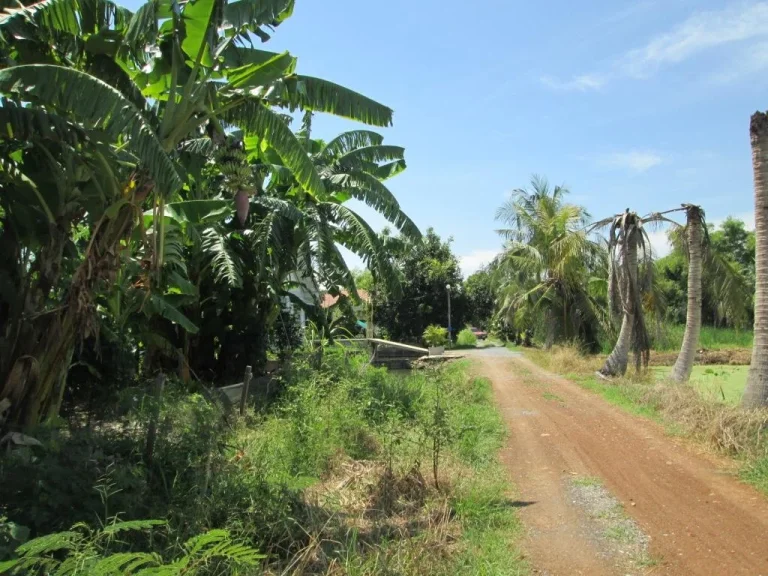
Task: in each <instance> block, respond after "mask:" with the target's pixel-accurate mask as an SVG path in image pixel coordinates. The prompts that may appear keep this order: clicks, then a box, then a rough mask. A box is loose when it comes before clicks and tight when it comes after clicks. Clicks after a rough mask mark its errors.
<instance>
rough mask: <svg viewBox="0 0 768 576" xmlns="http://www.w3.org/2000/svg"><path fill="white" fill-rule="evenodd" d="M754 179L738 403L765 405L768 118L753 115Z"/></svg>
mask: <svg viewBox="0 0 768 576" xmlns="http://www.w3.org/2000/svg"><path fill="white" fill-rule="evenodd" d="M749 133H750V140H751V143H752V171H753V173H754V180H755V276H756V281H755V285H756V291H755V340H754V344H753V345H752V363H751V365H750V367H749V373H748V375H747V388H746V390H745V391H744V397H743V399H742V404H743V405H744V406H745V407H748V408H754V407H758V406H766V405H768V115H766V114H764V113H762V112H756V113H755V114H753V115H752V119H751V122H750V126H749Z"/></svg>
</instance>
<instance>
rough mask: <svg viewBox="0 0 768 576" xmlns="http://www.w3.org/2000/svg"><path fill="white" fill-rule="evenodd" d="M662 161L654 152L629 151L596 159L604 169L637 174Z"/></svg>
mask: <svg viewBox="0 0 768 576" xmlns="http://www.w3.org/2000/svg"><path fill="white" fill-rule="evenodd" d="M663 161H664V159H663V158H662V157H661V156H659V155H658V154H657V153H656V152H651V151H647V150H646V151H643V150H631V151H629V152H614V153H612V154H604V155H602V156H599V157H598V159H597V163H598V165H600V166H602V167H604V168H612V169H619V170H629V171H631V172H635V173H636V174H639V173H641V172H645V171H647V170H650V169H651V168H653V167H654V166H658V165H659V164H661V163H662V162H663Z"/></svg>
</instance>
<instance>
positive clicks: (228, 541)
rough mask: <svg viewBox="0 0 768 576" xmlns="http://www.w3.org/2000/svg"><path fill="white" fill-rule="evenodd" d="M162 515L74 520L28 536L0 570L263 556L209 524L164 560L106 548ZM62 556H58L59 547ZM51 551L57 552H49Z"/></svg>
mask: <svg viewBox="0 0 768 576" xmlns="http://www.w3.org/2000/svg"><path fill="white" fill-rule="evenodd" d="M165 524H166V523H165V522H164V521H162V520H131V521H127V522H117V523H114V524H111V525H110V526H107V527H106V528H104V529H102V530H100V531H93V532H91V531H90V530H89V529H88V527H87V526H83V525H79V526H77V527H75V528H79V531H76V529H75V528H73V529H72V530H70V531H67V532H57V533H55V534H48V535H47V536H41V537H40V538H35V539H34V540H30V541H29V542H27V543H26V544H23V545H22V546H19V547H18V548H17V549H16V554H17V555H18V558H15V559H13V560H8V561H6V562H1V563H0V573H2V574H28V573H44V574H48V575H50V576H72V575H74V574H89V575H91V576H123V575H127V576H181V575H182V574H184V575H185V576H194V575H196V574H199V573H201V572H203V571H206V572H207V567H209V566H210V565H211V564H212V563H215V565H216V566H217V568H219V569H220V570H221V572H222V573H231V572H233V571H234V570H235V569H237V568H241V567H242V568H244V567H255V566H258V564H259V562H260V561H261V560H263V559H264V558H266V556H265V555H263V554H260V553H259V552H258V551H257V550H256V549H254V548H252V547H250V546H247V545H246V544H243V543H241V542H237V541H235V540H233V539H232V537H231V535H230V533H229V532H227V531H226V530H211V531H209V532H206V533H204V534H200V535H198V536H194V537H192V538H190V539H189V540H188V541H187V542H186V543H185V544H184V550H183V554H182V555H181V556H180V557H178V558H175V559H173V560H171V561H170V562H169V563H165V562H164V561H163V559H162V558H161V557H160V556H159V555H158V554H155V553H150V552H117V553H114V554H110V553H108V551H107V549H106V545H107V543H109V542H110V541H111V540H112V536H113V535H114V534H115V533H117V532H125V531H142V530H149V529H152V528H155V527H157V526H164V525H165ZM62 551H66V556H65V557H64V558H63V559H61V560H59V558H60V557H61V552H62ZM54 552H56V553H57V554H55V555H54V554H53V553H54Z"/></svg>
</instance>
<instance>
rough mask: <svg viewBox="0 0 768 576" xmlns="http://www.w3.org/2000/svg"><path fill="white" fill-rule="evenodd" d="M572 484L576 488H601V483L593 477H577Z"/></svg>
mask: <svg viewBox="0 0 768 576" xmlns="http://www.w3.org/2000/svg"><path fill="white" fill-rule="evenodd" d="M571 483H572V484H575V485H576V486H602V485H603V482H602V480H600V478H596V477H594V476H578V477H576V478H574V479H573V480H571Z"/></svg>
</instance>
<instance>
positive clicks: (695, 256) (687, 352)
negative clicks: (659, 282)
mask: <svg viewBox="0 0 768 576" xmlns="http://www.w3.org/2000/svg"><path fill="white" fill-rule="evenodd" d="M683 209H684V210H685V220H686V224H685V230H686V236H687V237H686V248H687V250H688V307H687V308H686V315H685V334H684V335H683V343H682V345H681V348H680V354H679V355H678V356H677V360H676V361H675V365H674V367H673V368H672V379H673V380H676V381H678V382H687V381H688V379H689V378H690V377H691V371H692V370H693V361H694V359H695V357H696V348H697V347H698V344H699V333H700V332H701V299H702V296H701V271H702V252H703V245H704V233H705V231H706V224H705V222H704V210H702V209H701V206H695V205H693V204H685V205H683Z"/></svg>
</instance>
